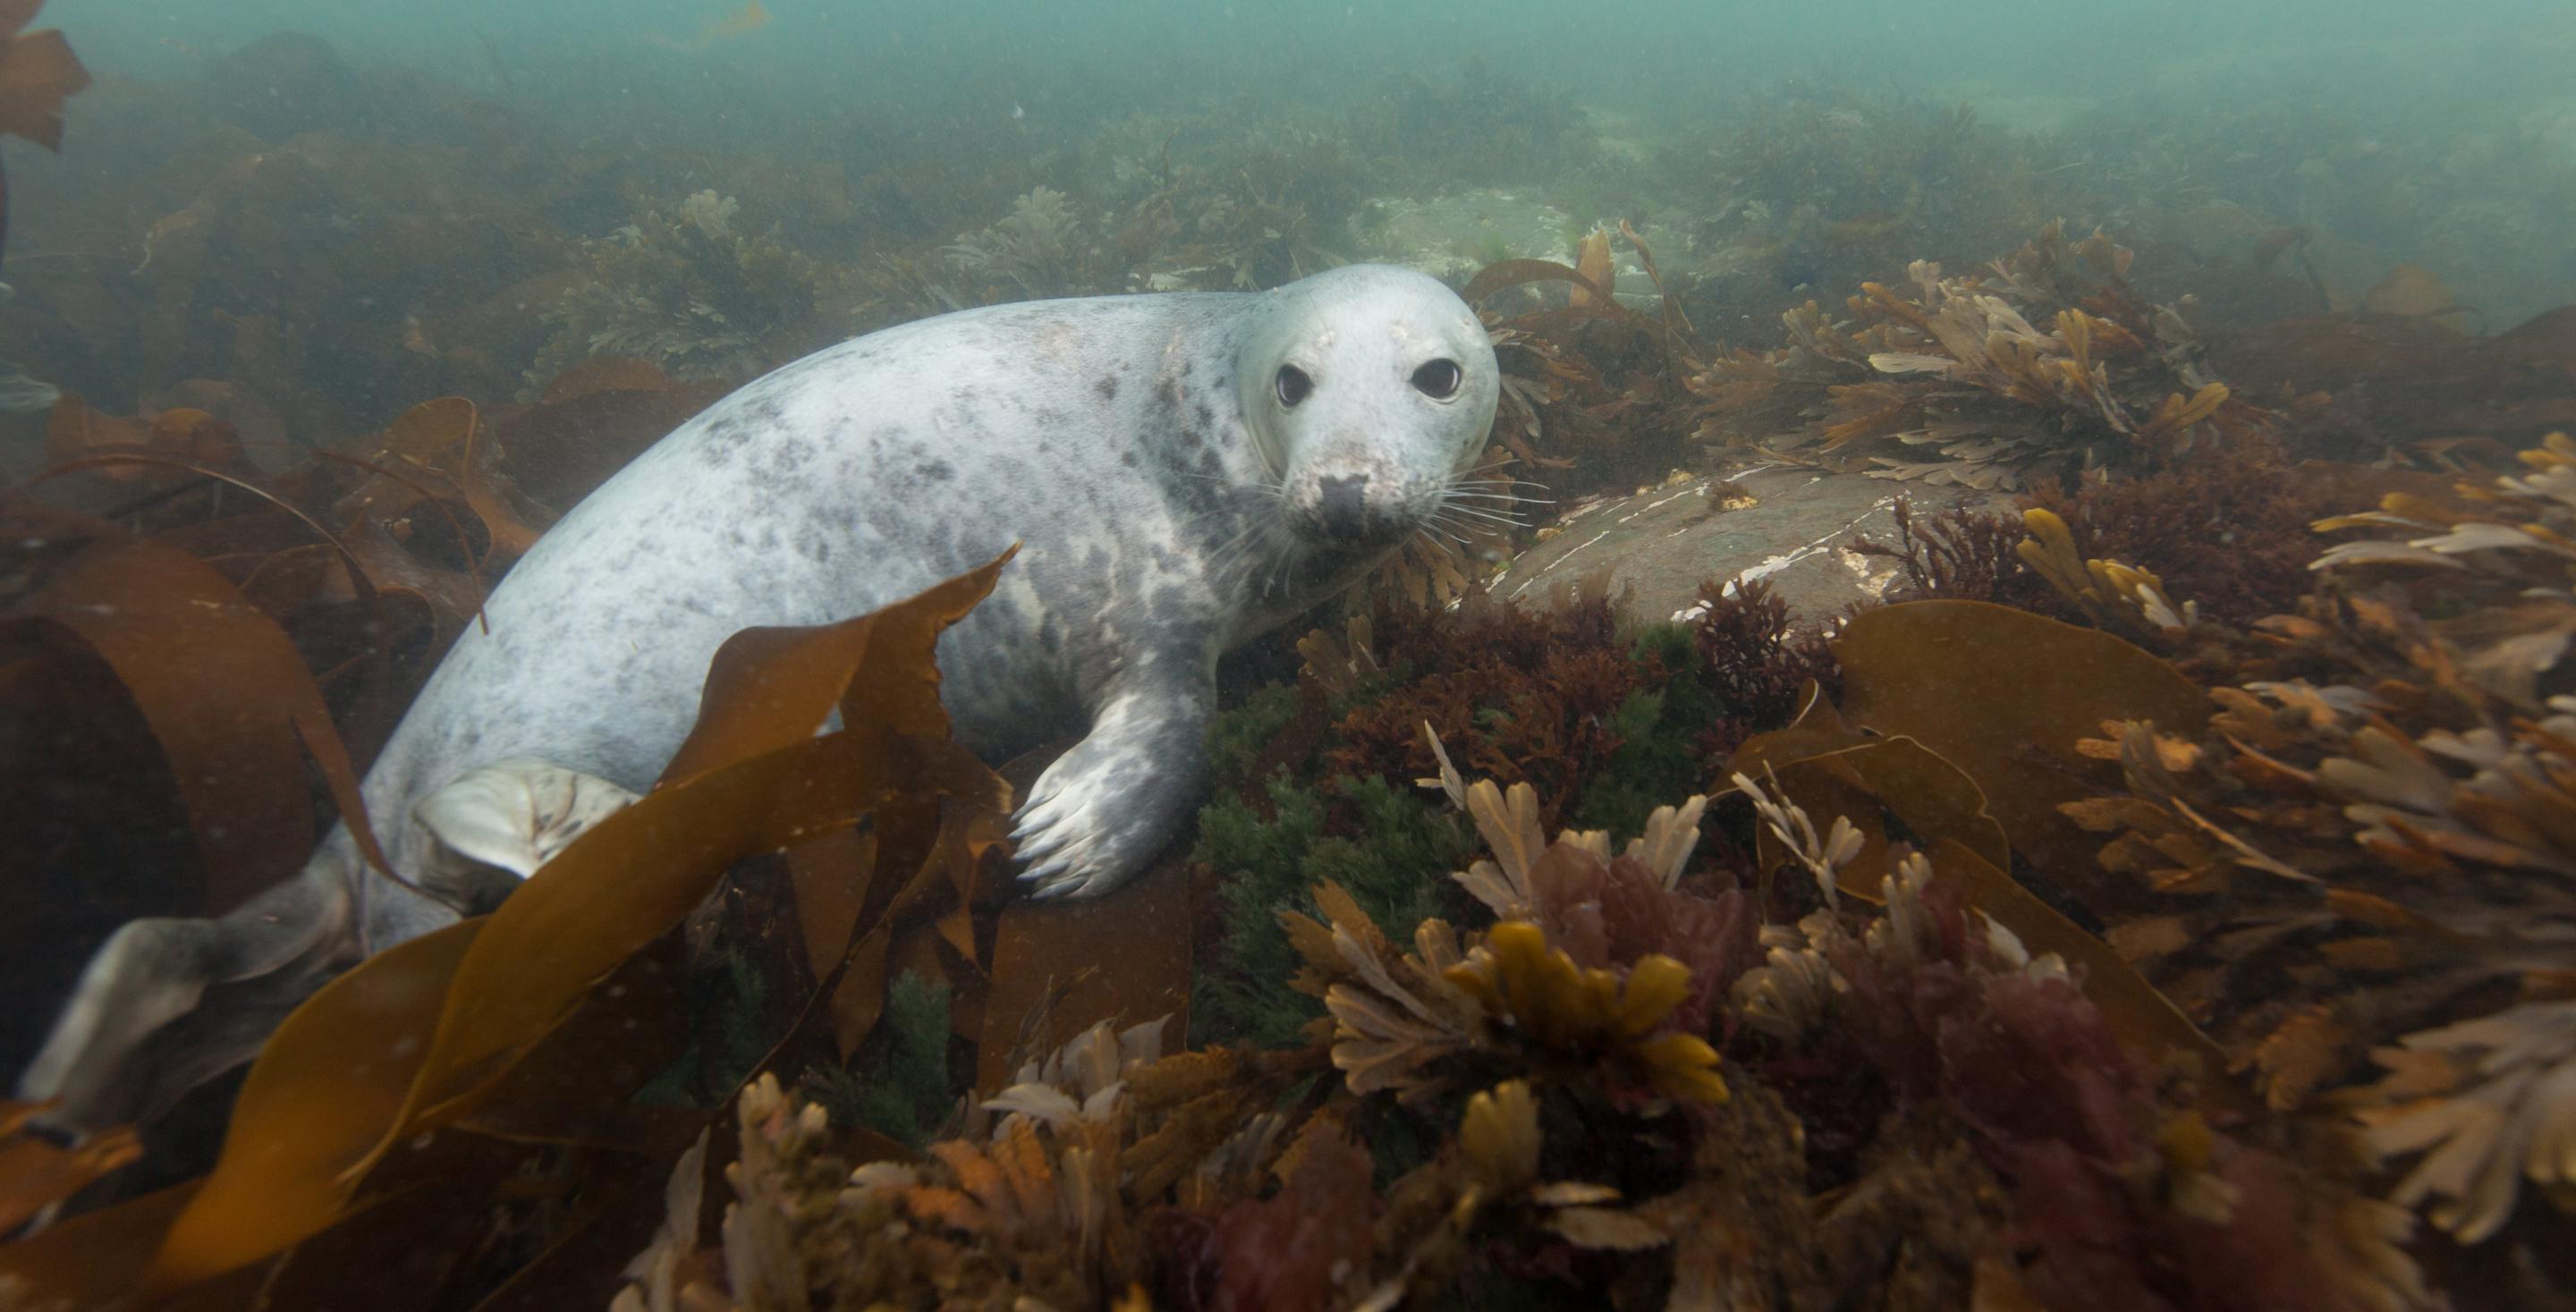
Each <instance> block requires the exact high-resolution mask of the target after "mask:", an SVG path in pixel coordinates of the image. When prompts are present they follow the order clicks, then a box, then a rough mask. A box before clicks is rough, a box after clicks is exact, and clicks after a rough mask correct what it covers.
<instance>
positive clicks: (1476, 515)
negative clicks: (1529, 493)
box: [1444, 505, 1529, 528]
mask: <svg viewBox="0 0 2576 1312" xmlns="http://www.w3.org/2000/svg"><path fill="white" fill-rule="evenodd" d="M1444 509H1446V510H1447V511H1448V513H1450V514H1452V515H1465V516H1468V517H1469V518H1472V519H1481V520H1486V521H1489V522H1491V523H1496V524H1509V525H1511V526H1512V527H1514V528H1528V527H1529V521H1528V520H1526V519H1523V518H1521V517H1520V516H1518V515H1506V514H1504V513H1503V512H1501V511H1499V510H1485V509H1482V508H1480V507H1477V506H1454V505H1453V506H1447V507H1444Z"/></svg>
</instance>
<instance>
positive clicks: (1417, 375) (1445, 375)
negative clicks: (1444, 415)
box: [1413, 360, 1467, 401]
mask: <svg viewBox="0 0 2576 1312" xmlns="http://www.w3.org/2000/svg"><path fill="white" fill-rule="evenodd" d="M1465 381H1467V371H1466V370H1464V369H1461V368H1459V367H1458V362H1457V361H1455V360H1434V361H1432V362H1431V363H1429V364H1426V365H1424V366H1422V367H1421V368H1419V369H1416V370H1414V371H1413V390H1414V391H1417V392H1420V393H1422V394H1423V395H1424V396H1427V397H1430V398H1431V399H1432V400H1434V401H1446V400H1448V399H1449V398H1450V397H1453V396H1456V395H1457V394H1458V385H1459V384H1460V383H1463V382H1465Z"/></svg>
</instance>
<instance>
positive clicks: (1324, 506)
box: [1315, 474, 1368, 534]
mask: <svg viewBox="0 0 2576 1312" xmlns="http://www.w3.org/2000/svg"><path fill="white" fill-rule="evenodd" d="M1317 488H1318V490H1319V491H1321V492H1322V494H1323V495H1322V496H1320V497H1318V498H1317V499H1316V503H1315V517H1316V518H1317V519H1320V520H1322V521H1323V522H1324V527H1325V528H1327V529H1329V530H1331V531H1332V532H1335V533H1343V534H1349V533H1357V532H1359V530H1360V525H1361V524H1362V523H1363V522H1364V521H1365V520H1366V519H1367V517H1368V504H1367V500H1366V493H1367V492H1368V475H1366V474H1335V475H1332V476H1330V477H1327V478H1324V479H1322V480H1320V481H1319V482H1318V483H1317Z"/></svg>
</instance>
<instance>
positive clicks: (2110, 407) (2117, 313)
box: [1690, 224, 2277, 490]
mask: <svg viewBox="0 0 2576 1312" xmlns="http://www.w3.org/2000/svg"><path fill="white" fill-rule="evenodd" d="M2130 259H2131V253H2130V252H2129V251H2128V250H2126V249H2125V248H2122V247H2120V246H2119V245H2117V244H2116V243H2114V242H2112V241H2111V240H2110V239H2109V238H2108V237H2105V236H2104V235H2102V234H2101V233H2100V232H2096V233H2095V234H2094V235H2093V236H2091V237H2089V238H2087V239H2085V240H2083V241H2073V242H2070V241H2069V240H2068V239H2067V237H2066V234H2065V230H2064V228H2063V226H2062V225H2055V224H2053V225H2051V226H2049V227H2048V228H2045V229H2043V230H2042V231H2041V233H2040V235H2039V236H2038V237H2037V238H2036V239H2034V240H2032V241H2031V242H2030V243H2028V244H2026V245H2024V246H2023V247H2022V248H2021V249H2019V250H2017V251H2015V252H2013V253H2012V254H2011V255H2008V256H2006V257H2004V258H2003V259H2001V260H1998V261H1996V262H1995V264H1994V266H1993V268H1992V278H1991V280H1989V279H1988V278H1987V277H1985V276H1980V275H1968V276H1964V277H1944V276H1943V275H1942V272H1941V266H1940V265H1938V264H1935V263H1930V262H1927V261H1921V260H1917V261H1915V262H1914V263H1913V264H1911V265H1909V266H1908V267H1907V270H1906V276H1907V279H1908V281H1909V282H1910V283H1911V287H1910V288H1909V289H1908V290H1906V291H1898V290H1896V289H1893V288H1891V287H1888V286H1886V285H1883V284H1879V283H1864V284H1862V290H1861V294H1860V295H1858V296H1854V297H1852V298H1850V299H1849V300H1848V302H1847V303H1846V304H1847V306H1848V308H1849V311H1850V313H1851V315H1852V318H1851V320H1850V321H1848V322H1844V321H1837V320H1834V319H1831V318H1829V317H1828V316H1827V315H1826V313H1825V311H1824V310H1823V309H1822V308H1821V307H1820V306H1819V305H1818V304H1817V303H1816V302H1813V301H1810V302H1808V303H1807V304H1806V305H1805V306H1803V307H1801V308H1800V309H1797V310H1793V311H1791V312H1790V313H1789V314H1788V315H1786V316H1784V317H1785V320H1786V322H1787V324H1788V327H1789V335H1790V340H1791V345H1789V346H1788V347H1786V348H1784V349H1782V350H1780V351H1776V352H1772V353H1769V354H1767V355H1756V354H1753V353H1750V352H1741V351H1739V352H1737V353H1736V354H1735V355H1734V356H1733V357H1731V358H1729V359H1725V360H1720V361H1717V362H1715V363H1713V364H1712V365H1711V366H1710V367H1709V368H1708V369H1707V370H1706V371H1704V372H1702V373H1699V374H1697V375H1695V376H1693V377H1692V379H1691V380H1690V386H1691V389H1692V390H1693V391H1694V392H1696V393H1698V394H1699V395H1700V396H1702V397H1704V398H1706V400H1707V402H1708V406H1707V413H1706V417H1705V419H1704V421H1703V422H1702V424H1701V427H1700V429H1699V435H1700V436H1701V437H1702V438H1704V439H1707V440H1711V441H1716V442H1720V443H1724V444H1727V445H1730V446H1734V447H1738V448H1745V449H1752V450H1759V451H1762V452H1765V453H1768V454H1771V455H1775V456H1779V457H1782V458H1787V459H1793V460H1801V461H1808V462H1813V463H1821V464H1825V465H1827V466H1828V467H1832V468H1839V469H1866V470H1868V472H1869V473H1870V474H1871V475H1872V476H1873V477H1878V478H1889V479H1922V480H1925V481H1927V482H1930V483H1934V484H1945V483H1957V484H1960V485H1962V486H1966V487H1971V488H1977V489H1981V490H1982V489H2004V490H2012V489H2016V488H2020V487H2024V486H2028V485H2030V484H2031V483H2032V482H2034V481H2036V480H2037V479H2040V478H2044V477H2053V478H2060V479H2074V480H2080V481H2087V482H2091V481H2100V480H2101V479H2103V478H2105V477H2107V476H2108V475H2109V474H2110V473H2112V472H2122V473H2128V472H2151V471H2155V470H2160V469H2169V468H2171V467H2173V466H2174V465H2175V464H2176V463H2177V462H2179V461H2180V460H2181V459H2183V458H2184V457H2186V456H2187V455H2189V454H2190V453H2191V452H2192V451H2194V450H2195V449H2197V448H2201V447H2207V446H2214V445H2224V444H2244V443H2256V444H2259V443H2268V442H2270V441H2272V440H2274V435H2275V430H2276V427H2277V424H2276V420H2275V419H2274V418H2273V416H2272V415H2271V414H2270V413H2269V412H2267V411H2265V410H2262V409H2260V408H2258V407H2255V406H2252V405H2249V404H2247V403H2246V402H2244V401H2243V400H2241V399H2237V398H2235V397H2234V396H2233V394H2232V393H2231V392H2230V391H2229V389H2228V387H2227V385H2226V384H2224V383H2222V382H2219V381H2218V380H2217V379H2215V378H2213V377H2211V376H2210V375H2209V374H2208V372H2207V371H2206V369H2205V368H2204V367H2203V366H2202V365H2201V363H2200V361H2199V355H2200V349H2199V346H2198V344H2197V342H2196V340H2195V339H2194V337H2193V336H2192V334H2191V332H2190V330H2189V328H2188V327H2187V326H2186V325H2185V324H2184V323H2183V321H2182V320H2181V319H2180V317H2178V316H2177V315H2175V314H2173V313H2172V312H2171V311H2170V310H2165V309H2162V308H2160V307H2156V306H2153V305H2149V304H2147V303H2146V302H2144V301H2143V300H2141V299H2140V298H2138V297H2137V296H2136V294H2135V293H2134V292H2133V290H2132V289H2131V288H2130V286H2129V284H2128V283H2127V281H2126V280H2125V277H2124V275H2125V274H2126V272H2127V270H2128V267H2129V262H2130ZM2035 318H2036V319H2038V320H2041V321H2043V322H2045V323H2046V324H2047V326H2046V327H2045V328H2043V327H2040V326H2038V325H2037V324H2036V323H2034V322H2033V320H2034V319H2035ZM1925 448H1928V450H1926V449H1925ZM1917 452H1919V454H1918V453H1917Z"/></svg>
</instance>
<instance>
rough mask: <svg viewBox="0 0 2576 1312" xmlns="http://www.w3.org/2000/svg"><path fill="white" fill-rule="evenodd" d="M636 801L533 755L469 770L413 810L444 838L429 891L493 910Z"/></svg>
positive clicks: (428, 872) (426, 880) (425, 879)
mask: <svg viewBox="0 0 2576 1312" xmlns="http://www.w3.org/2000/svg"><path fill="white" fill-rule="evenodd" d="M635 797H636V794H634V793H631V792H628V791H627V790H626V789H624V788H621V787H619V786H617V785H616V784H613V783H610V782H609V781H607V780H605V779H601V778H598V777H596V776H593V775H586V774H583V773H581V772H580V771H577V770H567V769H565V768H564V767H562V766H560V765H554V764H551V763H549V762H546V761H540V760H536V759H534V758H531V757H513V758H511V759H509V760H506V761H495V762H493V763H492V764H490V765H487V766H484V767H482V768H481V769H477V770H469V771H467V772H466V773H464V774H461V775H458V776H457V777H456V778H455V779H454V780H453V781H451V782H449V783H448V785H447V786H446V787H444V788H441V789H439V790H438V791H437V792H434V793H431V794H430V795H429V796H427V797H424V798H422V799H420V802H419V803H418V804H417V805H415V806H414V807H413V808H412V813H411V814H412V819H414V820H417V821H419V822H420V827H421V828H422V829H425V830H427V831H428V832H429V835H430V836H431V837H432V838H435V839H437V840H438V844H437V850H435V851H433V852H432V853H430V854H429V856H428V858H427V859H426V860H425V861H424V863H423V866H424V868H423V869H422V870H421V872H420V875H419V881H420V886H421V889H422V891H424V892H426V893H428V894H430V895H431V896H433V897H436V898H438V899H440V900H441V901H444V902H447V903H448V904H450V905H452V906H454V907H456V908H457V909H458V910H460V911H464V912H467V913H468V914H472V913H474V912H477V911H485V910H489V909H491V907H492V906H494V905H497V904H498V903H499V902H500V900H501V898H502V897H504V896H506V895H507V894H508V892H509V890H510V889H511V888H514V887H516V886H517V884H518V881H519V880H522V879H525V878H527V877H528V876H530V875H533V874H535V873H537V867H539V866H542V865H544V864H545V863H546V862H548V861H550V860H552V859H554V855H555V854H556V853H557V852H561V851H562V850H564V849H565V848H567V847H570V846H571V845H572V840H574V839H576V838H579V837H581V836H582V835H583V834H585V833H587V832H589V831H590V827H591V826H592V825H595V824H597V823H599V822H600V821H601V820H603V819H605V818H607V817H608V816H609V815H611V814H613V813H615V812H617V811H620V810H623V809H625V807H626V805H627V804H628V803H630V802H633V801H634V800H635Z"/></svg>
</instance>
